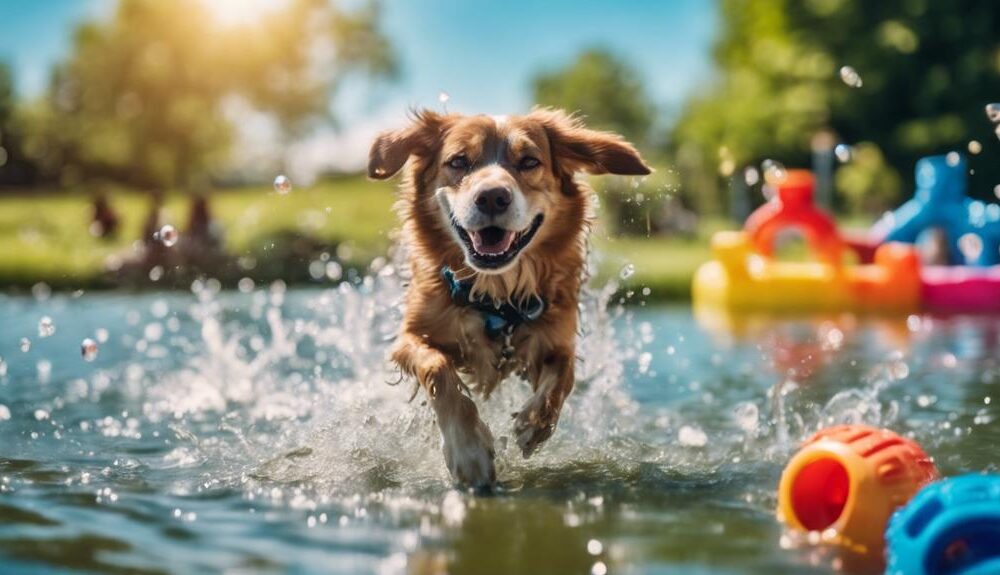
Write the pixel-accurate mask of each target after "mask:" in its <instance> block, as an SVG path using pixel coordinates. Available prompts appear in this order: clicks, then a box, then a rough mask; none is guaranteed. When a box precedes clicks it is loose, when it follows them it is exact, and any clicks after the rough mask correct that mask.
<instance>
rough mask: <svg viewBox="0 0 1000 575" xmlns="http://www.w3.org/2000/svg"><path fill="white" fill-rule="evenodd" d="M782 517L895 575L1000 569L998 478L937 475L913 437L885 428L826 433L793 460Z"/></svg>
mask: <svg viewBox="0 0 1000 575" xmlns="http://www.w3.org/2000/svg"><path fill="white" fill-rule="evenodd" d="M777 514H778V519H779V520H780V521H781V522H783V523H784V524H785V525H786V526H787V527H788V528H789V529H791V530H793V531H799V532H803V533H804V532H814V533H817V534H820V538H819V542H820V543H823V544H831V545H837V546H841V547H843V548H844V549H849V550H850V551H852V552H854V553H858V554H862V555H867V556H870V557H873V558H876V559H881V558H883V557H884V558H885V560H886V567H887V569H886V573H888V574H891V575H944V574H947V573H955V574H957V573H961V574H963V575H974V574H986V573H1000V476H998V475H962V476H959V477H952V478H947V479H943V480H941V479H939V475H938V471H937V469H936V468H935V466H934V464H933V462H932V460H931V458H930V457H929V456H928V455H927V454H926V453H925V452H924V450H923V449H922V448H921V447H920V446H919V445H918V444H917V443H916V442H914V441H913V440H910V439H907V438H904V437H902V436H900V435H897V434H896V433H894V432H892V431H889V430H887V429H878V428H875V427H869V426H865V425H840V426H836V427H831V428H827V429H824V430H821V431H819V432H818V433H816V434H815V435H814V436H812V437H811V438H809V439H808V440H806V441H805V443H803V445H802V447H801V449H800V450H799V451H798V452H797V453H796V454H795V455H794V456H793V457H792V458H791V460H790V461H789V463H788V465H787V466H786V467H785V470H784V472H783V473H782V474H781V482H780V485H779V487H778V511H777Z"/></svg>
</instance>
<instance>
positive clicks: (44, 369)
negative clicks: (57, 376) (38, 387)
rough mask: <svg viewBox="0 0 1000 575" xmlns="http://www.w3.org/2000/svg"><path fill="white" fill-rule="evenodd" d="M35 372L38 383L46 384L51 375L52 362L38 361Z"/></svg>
mask: <svg viewBox="0 0 1000 575" xmlns="http://www.w3.org/2000/svg"><path fill="white" fill-rule="evenodd" d="M35 371H36V372H38V380H39V381H40V382H42V383H48V381H49V376H51V375H52V362H50V361H49V360H47V359H40V360H38V363H36V364H35Z"/></svg>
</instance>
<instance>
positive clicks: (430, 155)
mask: <svg viewBox="0 0 1000 575" xmlns="http://www.w3.org/2000/svg"><path fill="white" fill-rule="evenodd" d="M404 168H405V169H404ZM400 170H403V172H404V175H403V181H402V184H401V186H400V199H399V202H398V204H397V210H398V213H399V217H400V219H401V222H402V241H403V242H404V243H405V249H406V253H407V257H408V258H409V262H408V263H409V267H410V271H411V274H412V281H411V283H410V285H409V287H408V288H407V294H406V311H405V315H404V319H403V324H402V326H400V333H399V337H398V339H397V342H396V344H395V347H394V349H393V353H392V358H393V360H394V361H395V362H396V364H397V365H398V366H399V368H400V369H401V370H402V371H403V372H404V373H405V374H407V375H410V376H412V377H415V378H416V380H417V381H418V382H419V384H420V387H422V388H423V390H424V392H425V393H426V395H427V397H428V399H429V402H430V404H431V405H432V406H433V409H434V412H435V414H436V416H437V421H438V425H439V427H440V429H441V435H442V439H443V449H444V456H445V463H446V464H447V467H448V470H449V471H450V472H451V475H452V477H453V478H454V480H455V481H456V482H457V483H459V484H461V485H463V486H468V487H476V488H483V487H489V486H490V485H492V484H493V483H494V482H495V480H496V473H495V469H494V464H493V459H494V446H493V435H492V434H491V433H490V430H489V429H488V428H487V427H486V425H485V424H484V423H483V422H482V421H481V420H480V418H479V414H478V410H477V408H476V404H475V402H474V401H473V399H472V397H471V393H467V391H468V390H469V389H471V390H473V391H477V392H480V393H481V394H482V395H483V396H484V397H488V396H489V394H490V392H492V391H493V390H494V389H495V387H496V386H497V384H498V383H499V382H500V381H502V380H503V379H504V378H506V377H507V376H508V375H510V374H512V373H517V374H518V375H520V376H522V377H523V378H524V379H526V380H527V381H528V382H529V383H530V384H531V386H532V389H533V390H534V393H533V395H532V397H531V398H530V399H529V400H528V402H527V403H526V404H525V405H524V406H523V408H522V410H521V411H520V413H518V414H516V415H515V417H514V436H515V437H516V439H517V444H518V447H519V448H520V449H521V451H522V453H523V454H524V456H525V457H528V456H530V455H531V454H532V453H533V452H534V451H535V450H536V449H538V447H539V446H540V445H541V444H542V443H543V442H544V441H545V440H547V439H548V438H549V437H550V436H551V435H552V433H553V431H554V430H555V427H556V423H557V422H558V419H559V412H560V410H561V408H562V405H563V402H565V401H566V397H567V396H568V395H569V393H570V391H572V389H573V383H574V373H573V371H574V363H575V349H574V346H575V338H576V332H577V316H578V309H577V302H578V298H579V292H580V284H581V281H582V278H583V273H584V266H585V258H586V249H587V233H588V231H589V228H590V223H591V220H592V217H593V216H592V209H591V200H590V197H591V195H592V193H591V190H590V189H589V187H588V186H587V185H586V184H585V183H583V182H582V181H580V180H578V179H577V178H576V177H575V175H576V174H577V173H578V172H587V173H590V174H620V175H645V174H648V173H650V170H649V168H648V167H647V166H646V164H645V163H644V162H643V160H642V158H641V157H640V156H639V153H638V152H637V151H636V149H635V148H634V147H633V146H632V145H631V144H629V143H628V142H626V141H625V140H624V139H622V138H621V137H620V136H617V135H615V134H612V133H608V132H601V131H596V130H590V129H587V128H585V127H584V126H583V124H582V122H581V121H579V120H578V119H576V118H574V117H572V116H570V115H568V114H566V113H564V112H561V111H558V110H551V109H536V110H534V111H532V112H531V113H529V114H526V115H523V116H509V117H506V116H503V117H498V116H485V115H479V116H463V115H458V114H447V115H443V114H437V113H434V112H430V111H420V112H415V113H414V114H413V118H412V121H411V122H410V124H409V125H408V126H407V127H405V128H402V129H400V130H397V131H392V132H386V133H383V134H381V135H379V136H378V138H377V139H376V140H375V142H374V144H373V145H372V148H371V152H370V155H369V164H368V175H369V176H370V177H372V178H375V179H387V178H390V177H392V176H394V175H395V174H396V173H398V172H399V171H400ZM445 266H447V267H449V268H451V270H453V271H454V273H455V275H456V276H457V277H458V278H460V279H463V280H470V281H471V282H472V293H473V295H474V296H475V297H485V298H490V299H492V300H493V301H495V302H498V303H499V302H509V303H513V304H515V305H516V304H518V303H519V302H523V301H526V300H527V299H528V298H533V297H540V298H542V299H543V300H544V301H545V303H546V308H545V312H544V313H543V314H542V316H541V317H540V318H539V319H537V320H535V321H532V322H531V323H526V324H523V325H521V326H519V327H518V328H517V329H516V330H515V331H514V332H513V334H512V336H511V339H510V345H511V346H513V354H512V355H511V354H510V353H508V354H507V357H505V356H504V354H502V353H501V351H502V348H503V347H504V345H505V342H504V341H503V340H502V339H491V338H490V337H489V336H488V335H487V334H486V331H485V330H484V326H483V321H484V320H483V318H482V316H481V315H480V313H479V312H478V311H476V310H474V309H472V308H470V307H467V306H461V305H459V304H457V303H455V302H454V301H453V300H452V297H451V295H450V292H449V289H448V286H447V285H446V284H445V282H444V281H443V280H442V278H441V270H442V269H443V268H444V267H445ZM508 357H509V359H508Z"/></svg>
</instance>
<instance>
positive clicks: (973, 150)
mask: <svg viewBox="0 0 1000 575" xmlns="http://www.w3.org/2000/svg"><path fill="white" fill-rule="evenodd" d="M982 151H983V145H982V144H980V143H979V140H972V141H970V142H969V153H970V154H972V155H973V156H975V155H976V154H978V153H979V152H982Z"/></svg>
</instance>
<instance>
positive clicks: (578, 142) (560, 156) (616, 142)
mask: <svg viewBox="0 0 1000 575" xmlns="http://www.w3.org/2000/svg"><path fill="white" fill-rule="evenodd" d="M531 115H532V116H534V117H535V118H537V119H538V121H540V122H541V123H542V125H543V126H545V131H546V132H547V133H548V136H549V141H550V142H551V146H552V155H553V158H554V160H555V162H556V163H557V164H559V165H561V166H562V167H563V168H564V169H565V170H566V171H568V172H576V171H583V172H587V173H590V174H595V175H599V174H618V175H622V176H645V175H646V174H649V173H650V172H651V171H652V170H650V169H649V166H647V165H646V163H645V162H643V160H642V157H641V156H640V155H639V152H638V151H637V150H636V149H635V147H634V146H633V145H632V144H630V143H628V142H627V141H626V140H625V139H624V138H622V137H621V136H619V135H618V134H613V133H611V132H601V131H598V130H590V129H587V128H585V127H584V126H583V123H582V122H581V121H580V120H579V119H577V118H575V117H573V116H570V115H568V114H566V113H565V112H562V111H560V110H552V109H536V110H534V111H532V113H531Z"/></svg>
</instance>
